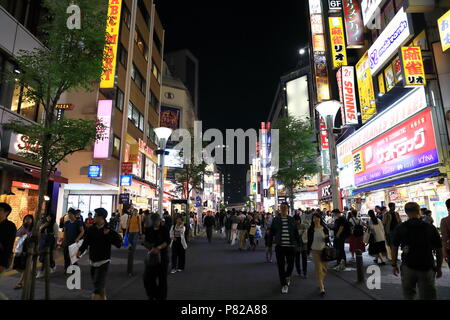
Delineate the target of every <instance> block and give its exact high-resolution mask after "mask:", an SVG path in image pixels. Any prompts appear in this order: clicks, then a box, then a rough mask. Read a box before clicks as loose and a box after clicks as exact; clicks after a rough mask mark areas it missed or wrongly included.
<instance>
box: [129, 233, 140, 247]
mask: <svg viewBox="0 0 450 320" xmlns="http://www.w3.org/2000/svg"><path fill="white" fill-rule="evenodd" d="M138 240H139V232H128V243H129V247H128V249H129V250H136V246H137V244H138Z"/></svg>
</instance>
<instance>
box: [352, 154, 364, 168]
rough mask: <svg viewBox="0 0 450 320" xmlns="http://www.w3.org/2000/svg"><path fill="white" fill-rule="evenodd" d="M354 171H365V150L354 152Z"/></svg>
mask: <svg viewBox="0 0 450 320" xmlns="http://www.w3.org/2000/svg"><path fill="white" fill-rule="evenodd" d="M353 169H354V170H353V171H354V172H355V174H356V173H360V172H364V171H365V166H364V158H363V152H362V151H358V152H356V153H354V154H353Z"/></svg>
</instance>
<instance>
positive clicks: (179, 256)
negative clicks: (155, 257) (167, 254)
mask: <svg viewBox="0 0 450 320" xmlns="http://www.w3.org/2000/svg"><path fill="white" fill-rule="evenodd" d="M185 231H186V227H185V226H184V224H183V219H182V218H181V217H177V220H176V223H175V225H174V226H172V228H171V229H170V238H171V240H172V241H171V242H170V247H171V248H172V271H171V272H170V273H176V272H182V271H184V267H185V264H186V249H187V243H186V239H185V237H184V232H185Z"/></svg>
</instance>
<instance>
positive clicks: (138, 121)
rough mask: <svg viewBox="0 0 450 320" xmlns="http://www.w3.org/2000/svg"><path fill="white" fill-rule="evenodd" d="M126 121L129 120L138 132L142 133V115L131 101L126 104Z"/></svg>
mask: <svg viewBox="0 0 450 320" xmlns="http://www.w3.org/2000/svg"><path fill="white" fill-rule="evenodd" d="M128 119H130V120H131V122H133V124H134V125H135V126H136V127H137V128H139V130H141V131H144V115H143V114H142V113H140V112H139V110H138V109H137V108H136V107H135V106H134V104H133V103H132V102H131V101H130V102H129V103H128Z"/></svg>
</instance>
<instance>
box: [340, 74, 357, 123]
mask: <svg viewBox="0 0 450 320" xmlns="http://www.w3.org/2000/svg"><path fill="white" fill-rule="evenodd" d="M341 72H342V99H343V100H344V101H343V108H344V120H345V121H344V122H345V124H358V112H357V108H356V93H355V92H356V86H355V69H354V67H342V71H341Z"/></svg>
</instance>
